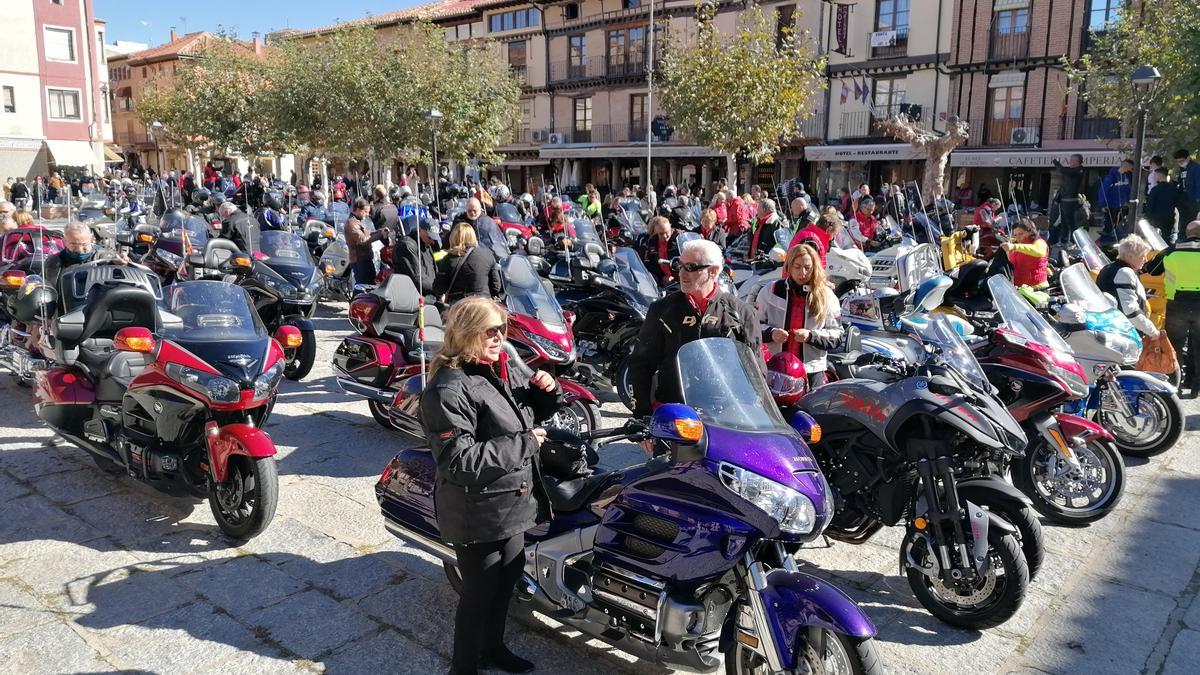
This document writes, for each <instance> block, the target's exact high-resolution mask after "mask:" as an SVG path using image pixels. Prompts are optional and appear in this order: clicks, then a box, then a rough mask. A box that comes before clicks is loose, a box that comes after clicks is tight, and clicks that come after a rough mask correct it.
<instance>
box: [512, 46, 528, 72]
mask: <svg viewBox="0 0 1200 675" xmlns="http://www.w3.org/2000/svg"><path fill="white" fill-rule="evenodd" d="M525 45H526V43H525V41H524V40H513V41H512V42H510V43H508V65H510V66H512V67H513V68H524V67H525V59H526V53H527V50H526V46H525Z"/></svg>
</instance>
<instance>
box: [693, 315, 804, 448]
mask: <svg viewBox="0 0 1200 675" xmlns="http://www.w3.org/2000/svg"><path fill="white" fill-rule="evenodd" d="M675 360H676V365H677V366H678V371H679V385H680V386H679V390H680V391H681V392H682V393H683V403H684V404H686V405H689V406H691V407H692V408H695V409H696V412H698V413H700V419H701V420H703V421H704V423H705V424H711V425H713V426H716V427H721V428H724V429H734V430H737V431H780V432H785V433H790V431H791V427H789V426H788V425H787V422H785V421H784V419H783V415H781V414H780V413H779V407H778V406H777V405H775V399H774V398H772V397H771V391H770V390H769V389H767V382H766V380H764V379H763V374H762V369H761V368H760V365H761V364H762V356H761V355H759V356H755V355H754V354H752V353H751V352H750V348H749V347H747V346H746V345H744V344H742V343H740V342H734V341H733V340H730V339H729V338H704V339H701V340H694V341H692V342H689V343H687V344H685V345H683V346H682V347H680V348H679V351H678V352H677V353H676V355H675Z"/></svg>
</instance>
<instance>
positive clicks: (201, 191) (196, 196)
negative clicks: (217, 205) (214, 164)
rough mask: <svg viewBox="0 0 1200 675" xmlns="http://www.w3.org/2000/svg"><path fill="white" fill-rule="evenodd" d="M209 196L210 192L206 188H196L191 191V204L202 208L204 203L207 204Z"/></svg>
mask: <svg viewBox="0 0 1200 675" xmlns="http://www.w3.org/2000/svg"><path fill="white" fill-rule="evenodd" d="M211 196H212V192H210V191H209V190H208V188H197V189H196V190H194V191H192V203H193V204H195V205H196V206H204V202H207V201H208V198H209V197H211Z"/></svg>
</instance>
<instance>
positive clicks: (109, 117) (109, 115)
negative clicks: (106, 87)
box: [100, 96, 112, 122]
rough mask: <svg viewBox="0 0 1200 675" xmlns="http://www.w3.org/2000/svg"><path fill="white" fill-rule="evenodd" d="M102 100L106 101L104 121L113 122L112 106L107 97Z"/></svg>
mask: <svg viewBox="0 0 1200 675" xmlns="http://www.w3.org/2000/svg"><path fill="white" fill-rule="evenodd" d="M100 98H102V99H104V121H105V122H111V121H112V105H111V103H110V102H109V100H108V97H107V96H101V97H100Z"/></svg>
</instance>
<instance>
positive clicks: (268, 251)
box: [254, 230, 313, 268]
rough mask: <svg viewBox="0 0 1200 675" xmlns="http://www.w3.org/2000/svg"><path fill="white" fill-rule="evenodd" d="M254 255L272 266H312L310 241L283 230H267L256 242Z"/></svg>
mask: <svg viewBox="0 0 1200 675" xmlns="http://www.w3.org/2000/svg"><path fill="white" fill-rule="evenodd" d="M255 243H256V244H257V246H255V249H256V250H255V251H254V255H255V257H256V258H258V259H259V260H262V261H263V262H265V263H267V264H268V265H271V266H276V265H283V266H286V267H304V268H308V267H312V266H313V262H312V254H311V253H310V252H309V250H308V242H306V241H304V240H303V239H301V238H300V237H298V236H296V235H294V234H292V233H291V232H285V231H283V230H265V231H263V233H262V236H260V237H259V238H258V241H256V242H255Z"/></svg>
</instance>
